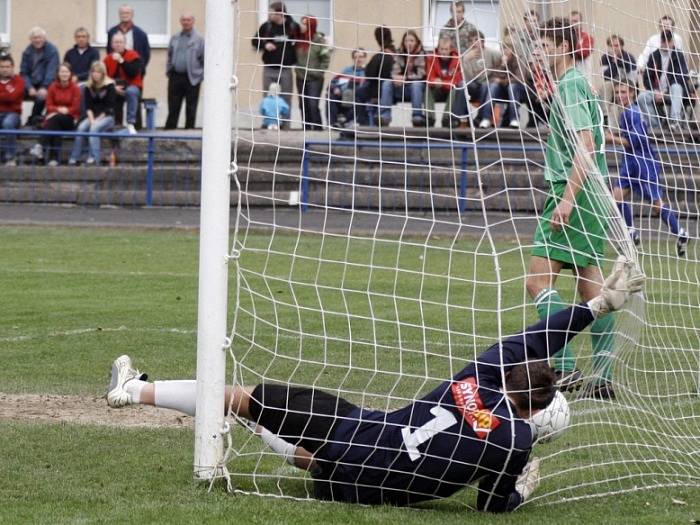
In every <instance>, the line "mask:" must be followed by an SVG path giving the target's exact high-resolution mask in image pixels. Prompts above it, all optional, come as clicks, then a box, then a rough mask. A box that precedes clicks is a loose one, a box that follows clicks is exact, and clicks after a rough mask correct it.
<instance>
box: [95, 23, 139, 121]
mask: <svg viewBox="0 0 700 525" xmlns="http://www.w3.org/2000/svg"><path fill="white" fill-rule="evenodd" d="M112 49H113V51H112V53H111V54H109V55H107V56H106V57H105V58H104V63H105V67H106V68H107V76H109V77H111V78H112V79H114V82H115V91H116V93H117V99H116V105H115V108H114V113H115V116H116V117H115V120H116V121H119V122H121V116H122V108H123V107H124V101H125V100H126V130H127V132H128V133H129V134H130V135H135V134H136V128H135V127H134V124H136V113H137V112H138V110H139V101H140V99H141V90H142V89H143V77H142V76H141V71H142V70H143V64H142V62H141V57H140V56H139V54H138V53H137V52H136V51H134V50H133V49H126V40H125V38H124V35H123V34H122V33H115V35H114V36H113V37H112Z"/></svg>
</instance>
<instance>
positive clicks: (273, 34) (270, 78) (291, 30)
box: [253, 2, 300, 127]
mask: <svg viewBox="0 0 700 525" xmlns="http://www.w3.org/2000/svg"><path fill="white" fill-rule="evenodd" d="M299 33H300V29H299V24H297V23H296V22H295V21H294V19H293V18H292V17H291V16H289V15H288V14H287V8H286V7H285V5H284V3H283V2H273V3H271V4H270V7H269V12H268V19H267V21H266V22H265V23H263V24H262V25H261V26H260V28H259V29H258V32H257V33H256V34H255V36H254V37H253V47H254V48H255V49H256V50H257V51H258V52H260V51H262V60H263V64H264V65H265V67H264V68H263V86H262V88H263V92H268V86H269V85H270V84H271V83H272V82H276V83H278V84H279V85H280V86H281V87H282V93H281V97H282V98H283V99H284V100H285V101H286V102H287V105H288V106H289V107H290V108H291V107H292V94H293V93H294V87H293V82H292V69H291V68H292V66H294V64H296V53H295V49H294V44H295V41H296V39H297V38H298V37H299ZM283 124H284V125H285V127H286V126H288V123H284V122H283Z"/></svg>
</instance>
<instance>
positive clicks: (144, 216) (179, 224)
mask: <svg viewBox="0 0 700 525" xmlns="http://www.w3.org/2000/svg"><path fill="white" fill-rule="evenodd" d="M231 212H232V213H231V224H233V220H234V214H235V209H232V210H231ZM199 213H200V210H199V208H119V207H111V206H110V207H79V206H55V205H43V204H0V224H1V225H5V226H12V225H25V226H54V227H55V226H69V227H107V228H110V227H112V228H123V227H127V228H151V229H170V228H175V229H194V230H196V229H197V228H199ZM486 219H487V220H488V224H489V228H488V231H489V233H490V234H491V235H493V236H494V237H498V238H511V237H516V236H522V235H527V236H531V235H532V233H533V232H534V226H535V221H534V219H533V218H531V217H518V218H515V219H513V218H511V217H510V216H509V215H508V214H506V213H493V212H489V213H488V215H487V217H486ZM272 225H274V226H275V227H276V228H278V229H280V230H281V231H284V230H288V231H290V232H294V231H296V230H299V229H301V230H303V231H309V232H319V231H325V232H328V233H336V234H358V235H367V234H374V235H377V236H397V235H409V236H427V235H443V236H460V237H461V236H471V237H481V236H482V235H483V234H484V232H485V231H486V229H485V228H484V225H485V220H484V215H483V214H482V213H481V212H471V211H470V212H467V213H464V214H462V215H461V216H460V215H459V214H457V213H456V212H453V213H435V214H429V213H420V212H412V213H411V214H410V215H403V214H399V213H398V212H382V213H381V214H380V213H378V212H377V211H372V210H368V211H363V210H360V211H358V210H356V211H354V212H351V211H350V210H342V209H337V210H328V211H327V212H326V211H319V210H310V211H308V212H306V213H300V212H299V210H298V208H277V209H271V208H249V209H248V210H245V211H244V214H243V216H242V220H241V226H243V227H246V226H248V227H249V229H251V230H268V229H270V228H272V227H273V226H272Z"/></svg>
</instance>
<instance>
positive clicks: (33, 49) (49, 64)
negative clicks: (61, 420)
mask: <svg viewBox="0 0 700 525" xmlns="http://www.w3.org/2000/svg"><path fill="white" fill-rule="evenodd" d="M29 40H30V42H31V43H30V44H29V45H28V46H27V47H26V48H25V50H24V52H23V53H22V63H21V64H20V68H19V74H20V75H22V77H23V78H24V89H25V92H26V96H27V98H29V99H31V100H33V101H34V106H32V114H31V116H30V117H29V120H28V121H27V124H28V125H32V126H34V125H38V124H39V123H40V122H41V120H42V115H43V114H44V106H45V104H46V95H47V94H48V89H49V86H50V85H51V82H53V81H54V79H55V78H56V71H58V50H57V49H56V46H54V45H53V44H52V43H51V42H47V40H46V31H44V30H43V29H42V28H40V27H35V28H33V29H32V30H31V31H30V32H29Z"/></svg>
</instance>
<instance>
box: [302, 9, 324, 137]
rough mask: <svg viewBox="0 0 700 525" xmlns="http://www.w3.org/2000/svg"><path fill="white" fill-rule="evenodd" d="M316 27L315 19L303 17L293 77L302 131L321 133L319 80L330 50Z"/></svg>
mask: <svg viewBox="0 0 700 525" xmlns="http://www.w3.org/2000/svg"><path fill="white" fill-rule="evenodd" d="M317 27H318V20H316V18H315V17H313V16H310V15H307V16H303V17H302V18H301V24H300V26H299V28H300V30H301V32H300V33H299V39H298V40H297V43H296V46H295V48H296V55H297V65H296V68H295V73H296V79H297V93H298V94H299V109H300V111H301V120H302V122H303V123H304V129H308V130H315V131H320V130H322V129H323V126H322V124H323V122H322V120H321V108H320V105H321V93H323V77H324V74H325V72H326V70H327V69H328V66H329V65H330V63H331V53H332V50H331V48H330V46H329V45H328V43H327V42H326V38H325V37H324V36H323V33H321V32H319V31H317Z"/></svg>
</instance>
